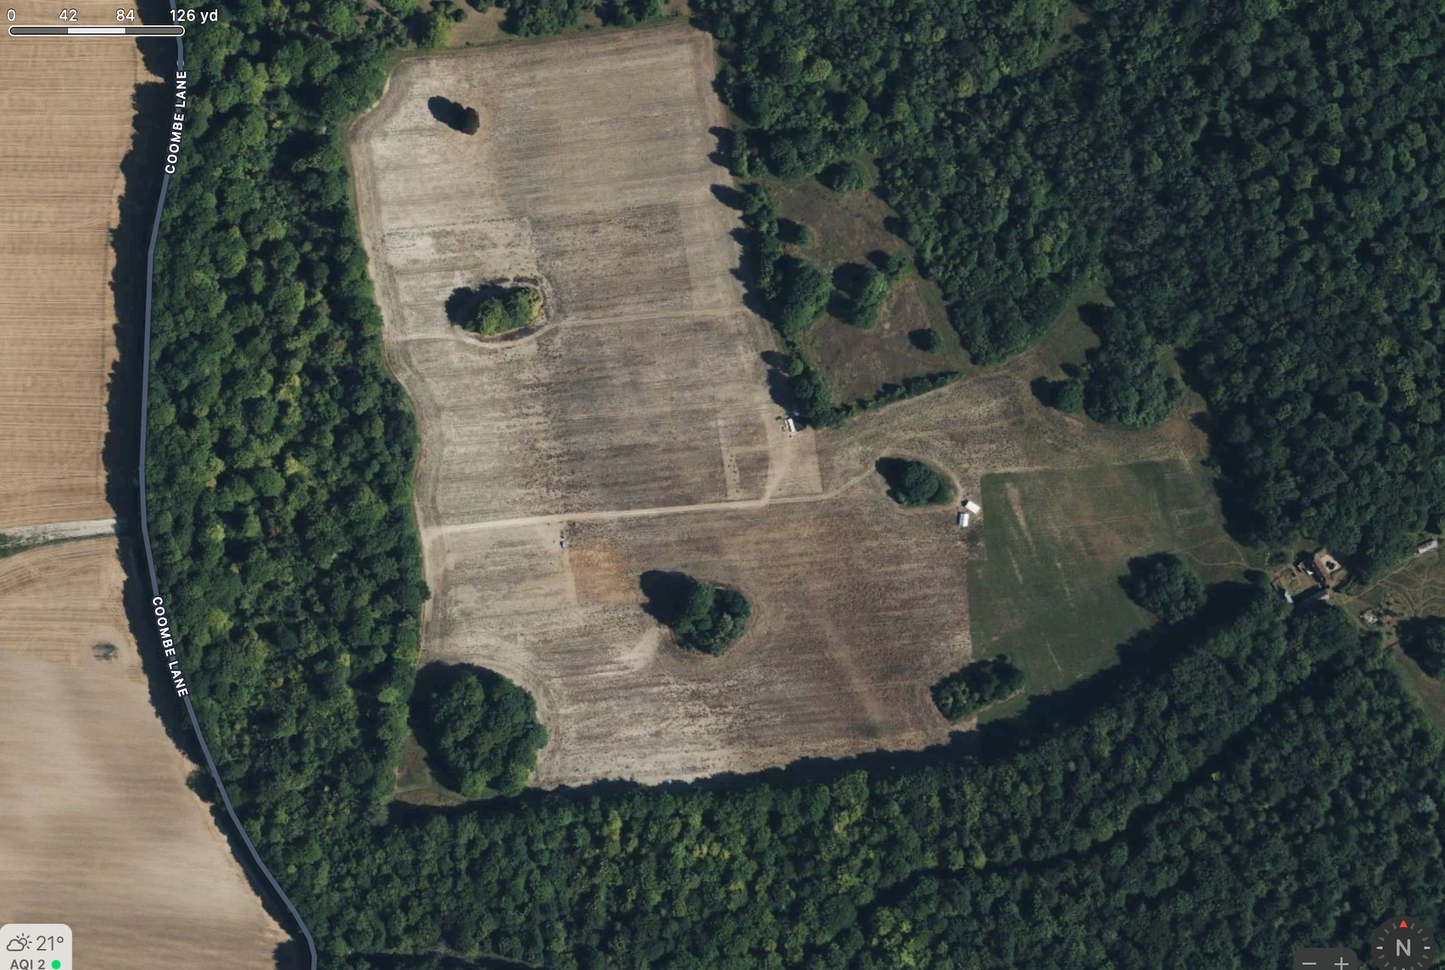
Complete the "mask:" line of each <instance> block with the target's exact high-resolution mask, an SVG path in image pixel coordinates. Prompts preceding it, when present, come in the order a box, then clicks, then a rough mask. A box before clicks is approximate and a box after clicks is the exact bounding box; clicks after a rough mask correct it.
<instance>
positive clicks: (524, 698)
mask: <svg viewBox="0 0 1445 970" xmlns="http://www.w3.org/2000/svg"><path fill="white" fill-rule="evenodd" d="M433 694H434V696H432V697H429V698H426V699H425V700H423V701H421V702H420V707H421V712H420V716H419V717H418V731H417V734H418V737H419V738H420V739H421V740H422V742H423V745H424V747H425V748H426V751H427V754H428V755H429V757H430V760H431V766H432V770H433V771H435V772H437V774H438V776H439V777H440V778H441V780H442V781H443V783H444V784H446V785H447V786H448V787H450V788H452V789H454V790H456V791H458V792H461V793H462V794H463V795H466V796H467V797H468V798H479V797H481V796H483V795H486V794H488V793H489V792H499V793H501V794H503V795H515V794H516V793H517V792H519V791H521V790H522V786H523V785H525V784H526V783H527V778H528V777H529V776H530V775H531V774H532V769H533V768H534V767H535V766H536V764H537V752H538V751H539V750H541V748H542V747H543V746H545V745H546V743H547V729H546V728H544V727H543V726H542V725H541V724H539V723H538V722H537V706H536V703H535V702H534V701H533V700H532V695H531V694H529V693H527V692H526V691H525V690H523V689H522V688H520V687H518V686H517V685H516V684H514V683H512V682H511V681H510V680H508V679H507V678H505V677H503V676H501V675H500V674H495V673H493V672H491V671H489V670H481V669H478V668H474V667H458V668H454V669H453V670H452V671H450V672H449V675H448V676H447V677H446V678H445V680H443V681H442V682H441V683H439V684H437V686H436V687H435V689H434V691H433Z"/></svg>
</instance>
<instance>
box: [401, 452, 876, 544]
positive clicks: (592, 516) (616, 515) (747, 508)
mask: <svg viewBox="0 0 1445 970" xmlns="http://www.w3.org/2000/svg"><path fill="white" fill-rule="evenodd" d="M873 474H875V473H874V472H873V471H871V470H870V471H867V472H864V473H863V474H861V475H855V476H854V477H853V478H850V479H848V480H847V481H846V482H843V483H842V484H841V485H839V486H838V487H836V488H833V489H830V490H829V491H826V492H814V493H812V494H811V495H787V496H784V497H782V498H771V497H769V496H766V495H765V496H763V497H762V498H747V499H737V500H735V501H732V502H700V503H698V504H696V505H658V506H653V507H651V508H642V509H609V510H606V511H601V512H598V511H593V512H557V513H549V514H547V515H528V516H523V517H521V518H516V519H487V520H484V521H481V522H454V523H451V524H449V525H434V526H430V527H428V528H427V529H425V530H423V531H424V538H425V539H426V541H428V542H430V541H431V540H432V539H440V538H444V537H446V536H449V535H457V534H460V533H467V532H489V531H491V530H493V529H523V528H526V527H528V526H533V525H560V524H562V523H566V522H614V521H616V520H618V519H652V518H660V517H662V516H666V515H695V514H698V513H706V512H756V511H759V510H761V509H765V508H768V507H769V506H772V505H802V504H804V503H808V502H827V501H829V500H831V499H834V498H837V497H838V496H839V495H841V494H842V493H843V492H844V491H846V490H847V489H850V488H852V487H853V486H854V485H857V484H858V483H859V482H861V481H863V480H864V479H866V478H868V477H869V476H870V475H873Z"/></svg>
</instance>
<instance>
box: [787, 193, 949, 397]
mask: <svg viewBox="0 0 1445 970" xmlns="http://www.w3.org/2000/svg"><path fill="white" fill-rule="evenodd" d="M768 185H769V190H770V191H771V192H772V193H773V197H774V202H775V204H776V206H777V209H778V214H779V215H780V216H781V217H782V218H785V219H791V220H793V221H795V222H798V223H801V224H802V225H805V226H808V227H809V228H810V229H812V230H813V233H814V238H813V242H812V243H811V244H810V245H808V246H799V247H794V248H795V250H796V252H797V253H798V255H800V256H802V257H804V258H805V259H807V260H808V261H809V262H812V263H813V264H814V265H816V266H818V267H819V268H821V269H823V270H825V271H827V272H829V273H833V274H834V275H835V279H836V280H838V281H839V282H842V283H844V284H845V285H846V284H847V280H848V279H849V269H850V268H852V269H853V270H854V272H855V275H856V271H857V270H861V269H862V268H864V267H867V266H871V265H872V263H871V262H870V257H871V256H873V255H874V254H878V253H896V252H906V251H908V246H907V244H906V243H905V242H904V241H903V240H902V239H901V238H899V236H897V235H896V234H895V233H894V232H892V231H890V228H889V226H890V225H891V224H892V223H893V222H894V221H896V219H897V217H896V216H895V215H894V213H893V211H892V210H891V209H889V208H888V206H887V204H886V203H884V202H883V200H882V199H880V198H879V197H878V196H877V194H875V192H874V191H873V190H871V189H865V190H863V191H859V192H849V193H846V194H839V193H837V192H834V191H833V190H831V189H829V188H827V187H825V186H824V185H822V184H821V183H820V182H818V180H817V179H806V180H804V181H802V182H797V183H777V182H775V181H771V180H770V181H768ZM925 327H932V328H933V329H934V330H936V331H937V332H938V335H939V336H940V337H942V338H943V346H942V348H941V349H940V350H939V351H938V352H937V353H932V354H930V353H925V352H924V351H921V350H919V349H918V348H916V347H914V346H913V344H912V343H911V342H910V341H909V337H908V334H909V333H910V331H913V330H918V329H922V328H925ZM802 346H803V352H804V353H805V354H806V355H807V356H808V357H809V359H810V360H812V362H813V363H814V365H815V366H817V367H819V368H820V369H821V370H822V372H823V373H824V375H826V377H827V379H828V384H829V386H830V387H831V388H832V391H833V397H834V399H835V400H838V401H844V402H851V401H853V400H855V399H857V398H864V397H870V396H872V394H873V393H874V392H875V391H877V390H878V388H879V387H881V386H883V385H884V384H888V383H892V382H895V381H899V380H902V379H903V378H906V377H912V376H914V375H916V374H927V373H931V372H933V371H940V370H950V369H962V368H964V367H966V366H967V365H968V355H967V354H966V353H964V352H963V350H962V349H960V348H959V345H958V335H957V334H955V333H954V331H953V328H952V327H950V326H949V325H948V318H947V315H946V312H945V310H944V307H943V298H942V297H941V296H940V295H939V293H938V288H937V287H936V286H934V285H933V284H932V283H930V282H928V281H927V280H923V279H919V278H917V277H915V278H913V279H911V280H907V281H905V282H903V283H901V284H899V285H898V286H897V287H896V288H895V289H894V292H893V293H892V294H891V295H890V296H889V298H888V302H887V303H886V304H884V307H883V312H882V313H881V314H880V316H879V320H878V326H877V327H875V328H874V329H872V330H862V329H859V328H858V327H854V326H851V325H850V324H847V323H844V322H843V321H841V320H840V319H838V317H837V316H835V315H834V314H833V313H829V314H827V315H825V316H824V317H823V318H822V319H821V320H819V321H818V322H817V323H816V324H815V325H814V326H813V327H812V329H810V330H809V331H808V332H807V334H805V335H804V337H803V340H802Z"/></svg>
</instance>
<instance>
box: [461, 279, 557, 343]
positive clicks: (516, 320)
mask: <svg viewBox="0 0 1445 970" xmlns="http://www.w3.org/2000/svg"><path fill="white" fill-rule="evenodd" d="M541 313H542V294H541V293H539V292H537V291H536V290H534V289H532V288H531V287H527V286H519V287H515V288H513V289H511V290H508V291H507V292H505V293H497V294H491V295H488V296H484V297H483V298H482V299H481V300H480V301H479V302H478V303H477V306H476V310H475V311H474V312H473V313H472V315H471V318H470V319H469V320H468V321H467V322H466V324H465V326H466V328H467V329H468V330H470V331H471V332H472V333H475V334H480V335H481V336H483V337H495V336H497V335H498V334H503V333H509V332H511V331H513V330H520V329H521V328H523V327H527V326H531V325H532V324H533V323H535V322H536V321H537V317H538V316H540V315H541Z"/></svg>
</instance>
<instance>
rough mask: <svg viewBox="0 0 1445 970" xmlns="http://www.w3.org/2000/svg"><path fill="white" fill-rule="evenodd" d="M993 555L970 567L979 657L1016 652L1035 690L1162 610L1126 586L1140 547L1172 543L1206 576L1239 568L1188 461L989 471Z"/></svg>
mask: <svg viewBox="0 0 1445 970" xmlns="http://www.w3.org/2000/svg"><path fill="white" fill-rule="evenodd" d="M982 494H983V507H984V517H983V530H984V547H985V548H986V549H987V559H986V560H981V561H975V562H972V563H970V564H969V583H968V585H969V602H970V604H971V609H970V613H971V615H972V618H973V620H972V633H973V645H974V652H975V655H977V656H989V655H992V654H995V653H1005V652H1006V653H1008V654H1010V655H1011V656H1013V657H1014V659H1015V660H1016V661H1017V662H1018V663H1019V665H1020V666H1022V667H1023V668H1024V669H1025V671H1026V672H1027V674H1028V676H1029V681H1030V690H1031V691H1033V692H1040V691H1049V690H1056V689H1058V688H1060V687H1065V686H1067V685H1069V684H1071V683H1073V682H1074V681H1076V680H1078V679H1079V678H1081V677H1085V676H1087V675H1089V674H1091V673H1093V672H1095V671H1096V670H1099V669H1100V668H1102V667H1104V666H1107V665H1108V664H1110V663H1112V662H1113V661H1114V660H1115V659H1116V657H1117V653H1116V650H1115V648H1116V646H1117V645H1118V644H1120V643H1122V642H1123V641H1125V640H1127V639H1128V638H1129V637H1130V636H1132V635H1133V634H1135V633H1137V632H1138V631H1140V630H1142V629H1144V628H1145V627H1147V626H1149V625H1150V624H1151V623H1152V622H1153V619H1152V617H1150V616H1149V615H1148V614H1147V613H1145V612H1144V611H1143V610H1141V609H1139V608H1138V607H1136V606H1135V605H1134V604H1133V603H1131V602H1130V601H1129V599H1128V598H1127V597H1126V596H1125V595H1124V593H1123V591H1122V590H1121V589H1120V587H1119V583H1118V580H1119V577H1120V576H1121V575H1123V573H1124V571H1125V564H1126V563H1127V561H1128V560H1129V559H1130V558H1131V557H1133V556H1139V555H1144V554H1147V553H1150V552H1160V551H1167V552H1173V553H1175V554H1177V555H1179V556H1181V557H1182V558H1184V559H1185V560H1186V561H1187V562H1189V563H1190V564H1191V565H1192V566H1194V567H1195V569H1196V570H1197V571H1198V572H1199V573H1200V575H1201V576H1202V577H1203V578H1204V579H1205V580H1206V581H1210V580H1220V579H1226V578H1231V577H1237V576H1238V574H1239V573H1240V572H1241V571H1242V570H1243V569H1244V568H1245V565H1246V563H1245V560H1244V557H1243V553H1242V551H1241V550H1239V549H1238V548H1237V547H1236V546H1235V545H1234V544H1233V543H1232V542H1231V541H1230V540H1229V539H1228V538H1227V537H1226V536H1225V534H1224V532H1223V527H1222V521H1221V518H1220V514H1219V510H1218V504H1217V502H1216V500H1215V497H1214V494H1213V492H1212V490H1211V489H1210V486H1209V482H1208V481H1207V479H1206V478H1205V477H1204V473H1203V469H1202V468H1200V467H1199V466H1198V465H1197V464H1192V463H1189V462H1185V461H1167V462H1161V461H1154V462H1141V463H1137V464H1132V465H1123V466H1115V467H1108V468H1090V469H1076V470H1070V471H1031V472H1016V473H1005V474H996V475H986V476H984V478H983V483H982Z"/></svg>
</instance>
